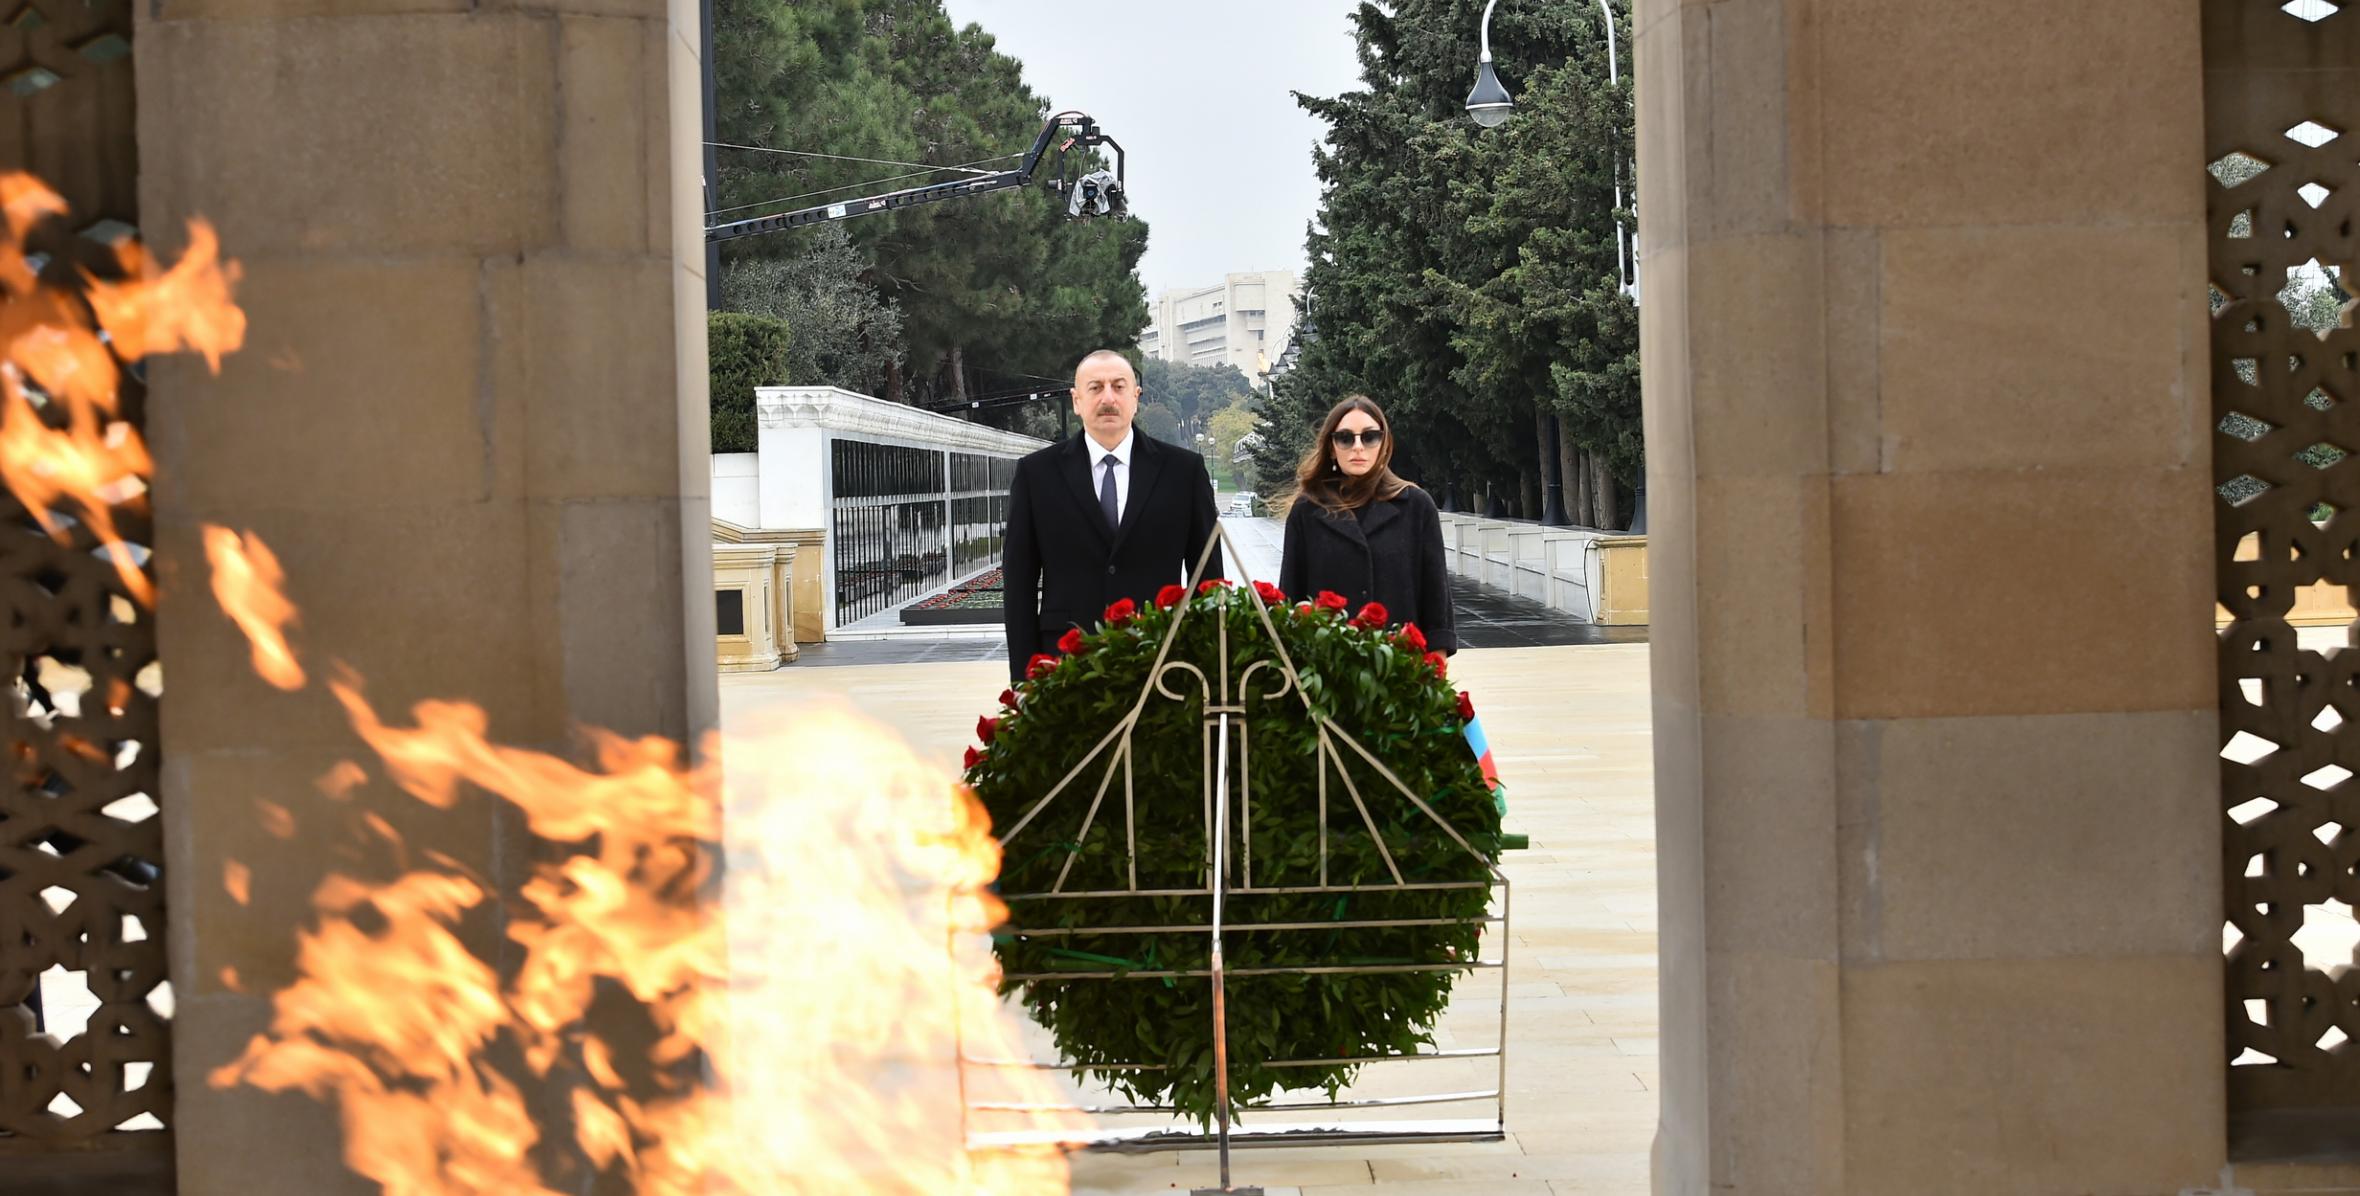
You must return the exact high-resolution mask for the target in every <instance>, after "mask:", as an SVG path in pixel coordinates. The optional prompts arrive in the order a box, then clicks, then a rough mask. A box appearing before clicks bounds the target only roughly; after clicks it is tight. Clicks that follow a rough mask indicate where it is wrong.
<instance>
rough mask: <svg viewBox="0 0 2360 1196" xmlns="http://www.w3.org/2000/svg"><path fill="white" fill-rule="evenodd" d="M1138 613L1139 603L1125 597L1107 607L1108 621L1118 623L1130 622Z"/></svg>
mask: <svg viewBox="0 0 2360 1196" xmlns="http://www.w3.org/2000/svg"><path fill="white" fill-rule="evenodd" d="M1138 613H1139V604H1138V603H1136V602H1133V601H1131V600H1130V599H1128V598H1125V599H1122V600H1120V601H1118V602H1116V603H1115V604H1114V605H1113V606H1110V607H1107V608H1106V621H1107V622H1109V623H1114V624H1118V625H1119V624H1123V623H1128V622H1130V621H1131V619H1132V617H1133V616H1135V615H1137V614H1138Z"/></svg>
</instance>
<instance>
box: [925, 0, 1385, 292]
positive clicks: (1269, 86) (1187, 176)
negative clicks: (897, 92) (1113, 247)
mask: <svg viewBox="0 0 2360 1196" xmlns="http://www.w3.org/2000/svg"><path fill="white" fill-rule="evenodd" d="M943 2H944V7H945V8H947V9H949V10H950V14H951V17H952V18H953V19H955V20H957V21H959V22H960V23H962V24H967V23H973V24H978V25H981V26H983V27H984V28H985V29H987V30H990V31H991V32H992V34H993V35H994V36H996V37H997V38H998V39H999V48H1000V50H1001V52H1003V53H1006V54H1008V55H1010V56H1012V57H1015V58H1018V59H1021V60H1022V61H1023V62H1024V77H1025V80H1026V81H1027V82H1028V83H1030V84H1031V85H1032V88H1033V90H1034V91H1035V92H1037V93H1039V94H1040V95H1042V96H1045V97H1047V99H1048V100H1049V101H1050V103H1052V104H1054V105H1055V106H1056V107H1058V108H1078V109H1080V110H1082V111H1084V112H1087V113H1089V114H1090V115H1092V116H1094V117H1097V118H1098V123H1099V126H1100V127H1101V128H1103V129H1105V130H1106V132H1107V134H1108V135H1109V136H1111V137H1113V138H1114V139H1115V140H1117V141H1120V142H1122V144H1123V148H1124V149H1125V150H1127V151H1129V162H1128V169H1127V175H1128V178H1129V183H1130V192H1131V208H1132V210H1133V211H1134V212H1136V213H1138V214H1139V215H1140V216H1141V217H1143V218H1144V219H1145V220H1146V221H1147V223H1148V227H1149V231H1148V240H1147V256H1146V257H1145V258H1144V259H1142V260H1141V261H1140V263H1139V273H1140V276H1141V277H1142V278H1143V279H1145V280H1146V283H1147V295H1148V299H1149V300H1150V301H1151V302H1152V301H1153V300H1154V299H1155V297H1156V296H1158V295H1160V294H1162V293H1163V291H1164V289H1165V288H1167V287H1189V286H1209V285H1211V284H1213V283H1216V282H1219V281H1220V280H1221V276H1222V275H1223V274H1227V273H1232V272H1236V271H1245V270H1293V271H1295V272H1296V273H1298V274H1300V273H1301V272H1302V270H1303V227H1304V225H1305V224H1307V223H1309V221H1310V220H1311V217H1312V215H1313V213H1315V212H1316V211H1318V209H1319V181H1318V179H1316V178H1315V177H1313V175H1312V173H1311V147H1312V145H1313V143H1315V142H1317V141H1318V140H1319V137H1320V135H1321V133H1323V132H1324V131H1325V126H1324V125H1322V124H1321V123H1320V122H1319V121H1317V120H1314V119H1312V117H1311V115H1310V114H1309V113H1307V112H1304V111H1303V110H1302V109H1300V108H1298V107H1296V106H1295V101H1294V97H1293V96H1292V95H1290V94H1288V93H1289V92H1291V91H1301V92H1306V93H1308V94H1311V95H1321V96H1330V95H1336V94H1338V93H1340V92H1343V91H1346V90H1349V89H1351V88H1352V87H1353V86H1355V85H1356V84H1357V83H1358V81H1359V63H1358V62H1357V61H1356V60H1355V59H1354V57H1353V45H1352V27H1351V23H1350V22H1349V21H1348V20H1347V19H1346V14H1348V13H1349V12H1350V11H1351V10H1352V9H1353V7H1354V0H1189V2H1188V3H1185V4H1141V3H1134V2H1129V0H1125V2H1121V3H1106V2H1103V0H1102V2H1099V3H1072V2H1070V0H943Z"/></svg>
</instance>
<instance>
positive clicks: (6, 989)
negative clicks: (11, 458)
mask: <svg viewBox="0 0 2360 1196" xmlns="http://www.w3.org/2000/svg"><path fill="white" fill-rule="evenodd" d="M131 36H132V6H131V3H130V0H0V83H5V84H6V86H5V87H4V88H0V105H4V106H6V108H7V109H8V111H9V112H10V114H11V115H10V119H8V120H6V121H0V168H6V169H10V170H22V171H26V172H28V173H31V174H33V175H35V176H36V177H38V178H40V179H41V180H42V182H43V183H45V184H46V185H48V186H49V187H51V188H52V189H54V190H55V191H56V192H57V193H58V194H59V195H60V196H61V197H62V198H63V199H64V200H65V201H66V203H67V204H68V205H69V207H70V209H71V213H70V215H69V216H68V218H67V219H66V220H64V221H52V222H50V223H49V224H48V225H45V226H43V227H42V228H41V229H40V230H38V231H37V232H36V233H35V234H34V235H33V236H32V238H31V239H30V241H29V243H28V245H27V248H28V249H29V250H30V251H32V252H33V253H34V254H35V260H36V261H37V262H40V261H46V263H47V265H46V267H45V269H44V271H43V276H44V278H45V279H47V280H49V281H51V282H52V283H57V284H61V285H71V279H72V277H73V274H74V270H75V269H76V268H77V267H92V268H98V267H102V266H103V264H104V263H106V262H107V261H108V260H109V259H110V255H109V254H108V253H107V252H106V250H105V248H104V247H103V246H102V245H101V244H100V242H102V241H106V240H111V239H114V238H116V237H120V236H124V235H129V234H132V233H134V232H135V230H136V226H137V224H138V221H139V212H138V206H137V195H138V188H137V181H138V147H137V145H136V143H135V142H134V140H133V131H134V125H135V115H136V105H135V102H134V99H135V96H134V87H133V73H132V60H131V57H130V52H131ZM121 398H122V414H123V416H124V417H125V418H126V419H128V420H129V421H130V422H132V423H133V424H135V425H136V424H139V423H141V422H142V418H141V417H142V407H143V402H144V394H143V393H142V391H141V388H140V387H139V386H138V384H137V383H136V381H134V380H132V379H129V378H126V379H124V382H123V388H122V396H121ZM116 517H117V522H118V525H119V527H120V529H121V531H122V533H123V535H124V536H125V537H126V538H127V539H128V540H129V541H131V542H132V543H133V544H135V545H139V546H141V548H142V550H143V551H144V546H145V545H146V543H147V540H148V534H149V526H150V524H149V520H148V518H147V516H146V513H145V512H144V511H143V510H130V509H121V510H118V511H117V513H116ZM95 547H96V546H95V544H94V542H93V540H92V538H91V536H90V534H89V533H88V531H87V530H86V529H83V528H80V527H71V528H70V529H69V534H68V538H67V539H66V540H64V541H62V542H61V541H59V540H56V539H53V538H51V537H50V536H49V535H47V534H46V533H45V532H43V531H42V530H40V528H39V527H38V526H37V525H36V523H35V522H34V520H33V519H32V517H31V516H30V514H29V513H28V512H27V511H26V510H25V509H24V508H23V507H22V506H21V505H20V504H19V503H18V502H17V501H16V500H15V499H14V498H13V497H11V496H10V495H8V494H7V493H6V492H5V491H0V583H4V584H5V585H6V587H7V590H6V599H5V601H6V605H7V611H8V622H7V627H6V630H5V632H4V633H0V671H4V672H5V679H6V681H7V684H8V689H9V695H8V698H7V703H8V731H7V741H6V750H7V760H8V767H9V773H8V782H9V783H8V784H6V785H4V786H0V1177H6V1178H0V1189H7V1188H11V1185H12V1184H16V1183H29V1184H32V1185H34V1188H35V1190H47V1189H42V1188H41V1187H40V1185H41V1184H43V1183H48V1184H50V1185H52V1187H53V1188H54V1187H55V1186H56V1185H59V1184H65V1185H67V1186H68V1187H71V1186H73V1185H74V1184H76V1183H78V1184H80V1185H81V1186H82V1188H83V1189H84V1190H91V1191H101V1190H103V1191H112V1192H132V1191H139V1192H149V1191H158V1190H167V1189H168V1185H169V1179H168V1175H169V1170H170V1167H169V1164H170V1157H171V1156H170V1151H171V1135H170V1134H169V1133H168V1132H164V1131H165V1125H166V1122H168V1121H169V1119H170V1115H171V1094H172V1076H171V1061H172V1053H171V1041H170V1035H169V1026H170V1022H169V1014H170V1004H171V993H170V988H169V986H168V985H167V984H166V983H165V927H164V889H163V880H162V876H161V865H162V862H163V853H162V843H161V837H160V835H161V832H160V829H159V828H160V820H159V819H158V817H157V814H156V806H155V802H154V800H153V798H154V795H155V794H156V792H157V784H156V778H157V773H158V765H157V749H156V740H155V736H156V719H157V691H158V689H159V686H160V682H159V678H158V676H157V673H156V670H155V658H156V648H155V644H156V638H155V629H154V622H153V619H152V615H151V612H150V611H148V610H146V609H144V608H142V607H140V606H138V605H136V604H134V603H133V602H131V601H130V600H129V598H128V596H127V595H126V594H125V592H124V588H123V584H122V581H121V579H120V578H119V577H118V576H117V575H116V573H115V569H114V567H113V565H112V564H111V563H109V562H108V561H107V560H105V559H103V558H101V557H100V556H97V555H94V554H93V549H94V548H95Z"/></svg>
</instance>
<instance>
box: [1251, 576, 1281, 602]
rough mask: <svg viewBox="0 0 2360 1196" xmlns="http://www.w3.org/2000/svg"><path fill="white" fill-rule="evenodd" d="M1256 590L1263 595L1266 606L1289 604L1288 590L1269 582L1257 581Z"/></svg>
mask: <svg viewBox="0 0 2360 1196" xmlns="http://www.w3.org/2000/svg"><path fill="white" fill-rule="evenodd" d="M1254 592H1255V593H1257V594H1260V595H1261V596H1262V604H1263V605H1264V606H1285V605H1286V604H1287V592H1286V591H1285V590H1282V589H1279V588H1278V587H1277V586H1274V585H1271V584H1270V583H1269V582H1266V581H1257V582H1255V583H1254Z"/></svg>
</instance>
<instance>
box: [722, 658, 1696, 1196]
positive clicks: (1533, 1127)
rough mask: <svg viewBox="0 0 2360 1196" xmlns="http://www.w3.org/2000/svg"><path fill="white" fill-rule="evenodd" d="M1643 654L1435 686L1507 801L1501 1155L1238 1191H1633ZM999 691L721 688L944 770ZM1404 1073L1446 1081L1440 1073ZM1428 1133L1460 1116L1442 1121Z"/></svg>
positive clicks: (1528, 665)
mask: <svg viewBox="0 0 2360 1196" xmlns="http://www.w3.org/2000/svg"><path fill="white" fill-rule="evenodd" d="M1647 664H1648V653H1647V649H1646V648H1644V647H1639V646H1631V645H1615V646H1604V647H1542V648H1491V649H1471V650H1468V651H1463V652H1461V653H1460V654H1459V655H1458V657H1457V658H1456V659H1455V660H1454V661H1453V662H1452V666H1451V673H1452V676H1453V678H1454V679H1456V680H1458V681H1459V682H1460V683H1461V684H1462V685H1463V686H1464V687H1465V688H1466V689H1467V690H1468V692H1470V693H1471V694H1473V695H1474V698H1475V701H1476V704H1477V705H1478V707H1479V708H1480V709H1481V710H1482V712H1483V721H1484V726H1485V728H1486V730H1487V731H1489V732H1490V735H1491V740H1492V744H1493V748H1494V751H1495V752H1496V753H1497V755H1498V758H1499V762H1500V767H1501V771H1502V774H1503V776H1504V777H1505V779H1506V780H1507V782H1508V785H1509V810H1508V829H1509V830H1511V831H1521V832H1524V833H1527V834H1529V835H1530V836H1531V837H1532V848H1531V850H1528V851H1520V852H1512V853H1510V855H1509V857H1508V859H1507V861H1506V864H1505V867H1506V870H1507V872H1508V875H1509V878H1510V880H1511V881H1512V883H1513V884H1514V893H1515V909H1514V915H1513V916H1514V923H1513V925H1512V928H1511V933H1512V934H1513V936H1514V937H1513V951H1512V953H1511V955H1510V970H1509V972H1508V974H1507V976H1506V983H1507V984H1508V1006H1509V1011H1508V1040H1509V1068H1508V1093H1509V1095H1508V1128H1509V1131H1510V1137H1509V1139H1508V1140H1507V1141H1505V1142H1499V1143H1483V1144H1468V1145H1404V1146H1382V1147H1358V1148H1355V1147H1310V1148H1290V1149H1285V1150H1269V1149H1264V1150H1258V1151H1248V1152H1241V1153H1240V1154H1239V1155H1238V1156H1237V1162H1236V1165H1235V1168H1234V1178H1235V1180H1236V1182H1238V1183H1239V1184H1261V1185H1264V1186H1265V1187H1266V1188H1268V1189H1269V1191H1271V1192H1272V1193H1274V1194H1276V1193H1288V1192H1294V1193H1299V1194H1300V1196H1345V1194H1358V1193H1368V1194H1370V1196H1573V1194H1575V1193H1581V1194H1585V1196H1587V1194H1592V1193H1616V1194H1622V1196H1638V1194H1640V1193H1644V1192H1646V1191H1647V1154H1648V1146H1649V1143H1650V1141H1651V1139H1652V1137H1653V1135H1654V1129H1655V1120H1656V1094H1655V1087H1656V1059H1655V1036H1656V999H1655V969H1656V964H1655V929H1656V923H1655V848H1654V832H1655V824H1654V812H1653V811H1654V806H1653V800H1652V794H1651V785H1652V777H1653V767H1652V758H1651V755H1650V747H1649V738H1648V694H1647ZM1003 680H1004V677H1003V675H1002V673H1001V671H1000V669H999V667H998V665H997V663H996V661H992V660H987V661H970V662H963V663H940V664H914V665H913V664H904V665H885V666H880V667H876V668H863V669H807V668H802V667H800V666H795V667H789V668H786V669H782V670H779V671H777V672H772V673H753V674H736V675H731V676H727V677H724V678H723V679H722V687H721V698H722V712H723V718H724V720H725V721H731V720H735V719H740V718H745V717H747V716H749V715H751V714H753V713H754V712H756V711H759V710H762V709H764V708H766V707H780V706H784V707H788V708H792V707H793V706H795V705H797V704H800V703H804V702H809V701H814V700H834V701H842V702H849V703H851V704H852V705H853V706H855V707H856V708H858V709H859V710H861V711H863V712H865V713H866V714H868V715H869V716H870V717H873V718H875V719H877V720H879V721H881V722H883V723H885V724H887V725H890V726H892V727H893V728H895V729H896V730H897V731H899V732H900V733H901V734H902V735H903V737H904V738H906V739H908V740H909V741H910V742H911V743H912V744H914V745H916V746H917V748H918V749H919V752H920V754H921V755H922V756H924V757H926V758H927V759H930V760H935V761H938V762H939V763H940V764H941V765H942V766H943V768H944V769H945V770H946V772H948V771H949V770H952V769H955V768H956V767H957V759H958V756H959V754H960V751H961V750H962V749H963V748H964V747H965V746H966V744H967V743H968V741H969V740H970V738H971V737H972V735H973V729H974V723H975V716H976V713H977V712H978V711H979V710H982V709H984V708H985V707H988V706H989V705H990V704H991V701H992V695H993V694H996V693H997V692H998V691H999V688H1000V685H1001V684H1002V682H1003ZM1498 983H1499V981H1497V980H1495V979H1494V978H1493V977H1492V975H1491V974H1486V975H1485V976H1482V977H1476V978H1471V979H1469V980H1467V981H1465V982H1464V986H1463V987H1462V988H1461V989H1460V993H1461V997H1460V1000H1459V1001H1458V1002H1457V1003H1456V1004H1455V1005H1454V1007H1453V1009H1452V1011H1451V1013H1450V1014H1449V1015H1448V1016H1447V1017H1446V1018H1445V1020H1444V1022H1443V1026H1442V1032H1443V1035H1444V1040H1445V1041H1446V1042H1457V1043H1462V1044H1469V1043H1475V1042H1480V1041H1483V1040H1485V1039H1488V1038H1490V1037H1491V1036H1492V1035H1494V1034H1495V1033H1496V1029H1497V1018H1498V1009H1499V994H1500V990H1499V989H1498V987H1497V984H1498ZM1411 1066H1433V1067H1450V1066H1456V1064H1455V1063H1443V1064H1425V1065H1411ZM1439 1115H1442V1116H1462V1117H1463V1116H1468V1115H1470V1114H1469V1113H1468V1112H1465V1111H1459V1112H1455V1113H1454V1112H1452V1111H1451V1110H1450V1109H1444V1110H1442V1111H1441V1113H1440V1114H1439ZM1214 1178H1215V1173H1214V1167H1213V1163H1212V1160H1211V1157H1210V1155H1209V1154H1207V1153H1205V1152H1179V1153H1164V1154H1150V1155H1109V1154H1086V1155H1082V1156H1079V1157H1078V1158H1076V1159H1075V1161H1074V1191H1075V1194H1076V1196H1108V1194H1112V1193H1135V1192H1170V1191H1173V1190H1175V1189H1177V1190H1181V1191H1185V1190H1187V1189H1189V1188H1192V1187H1197V1186H1211V1185H1212V1184H1213V1182H1214Z"/></svg>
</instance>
